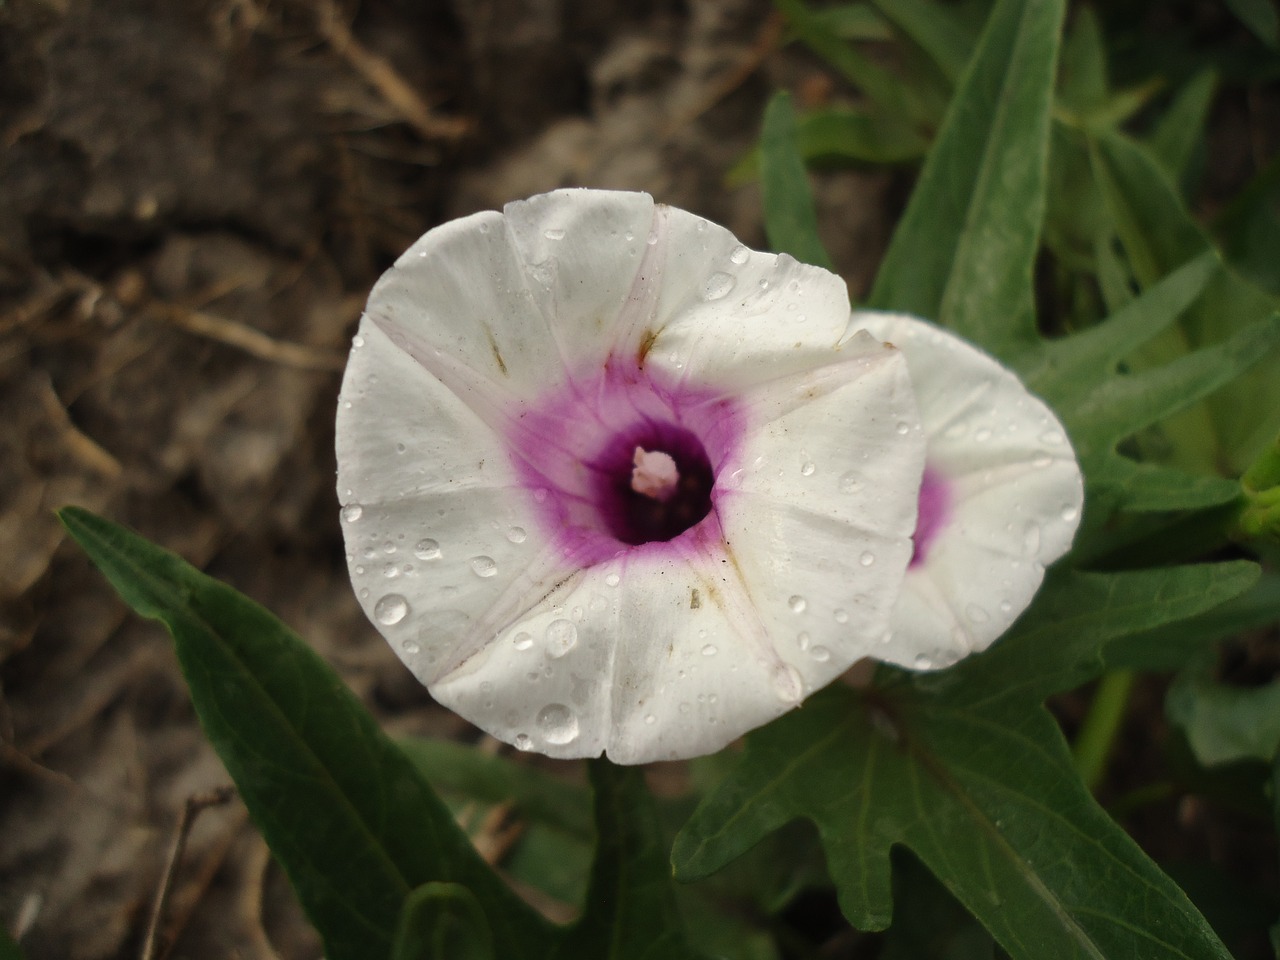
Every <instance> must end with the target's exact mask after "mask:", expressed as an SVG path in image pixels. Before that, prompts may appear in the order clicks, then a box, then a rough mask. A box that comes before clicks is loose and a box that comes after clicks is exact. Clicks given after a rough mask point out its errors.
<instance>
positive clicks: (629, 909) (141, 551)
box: [59, 507, 696, 960]
mask: <svg viewBox="0 0 1280 960" xmlns="http://www.w3.org/2000/svg"><path fill="white" fill-rule="evenodd" d="M59 516H60V517H61V519H62V522H63V524H64V525H65V526H66V528H67V531H68V532H69V533H70V534H71V535H72V537H74V538H75V540H76V542H77V543H79V544H80V546H81V547H82V548H83V549H84V550H85V552H86V553H88V554H89V557H90V559H92V560H93V562H94V563H95V565H97V567H98V568H99V569H100V570H101V571H102V572H103V574H104V575H105V576H106V577H107V579H108V580H109V581H110V582H111V584H112V586H113V587H115V589H116V590H117V592H119V594H120V596H121V597H122V598H123V599H124V601H125V602H126V603H128V604H129V605H130V606H131V607H133V608H134V610H135V611H137V612H138V613H139V614H141V615H142V616H145V617H149V618H152V619H156V620H160V621H162V622H163V623H164V624H165V626H166V627H168V629H169V632H170V633H171V634H172V635H173V638H174V642H175V645H176V649H177V652H178V660H179V662H180V664H181V665H182V669H183V674H184V675H185V677H186V679H187V684H188V686H189V687H190V690H191V698H192V701H193V702H194V704H195V707H196V712H197V714H198V715H199V717H200V723H201V726H202V727H203V728H204V731H205V734H206V736H208V737H209V740H210V742H212V743H213V745H214V748H215V749H216V750H217V751H218V755H219V756H220V757H221V758H222V761H223V763H224V764H225V765H226V767H227V771H228V772H229V773H230V774H231V777H232V779H233V780H234V781H235V783H236V786H237V788H238V789H239V792H240V796H241V797H242V798H243V800H244V802H245V805H246V806H247V807H248V808H249V812H250V814H251V815H252V816H253V819H254V821H255V823H257V825H258V827H259V829H260V830H261V831H262V834H263V836H264V837H265V838H266V840H267V843H268V845H269V846H270V847H271V850H272V852H273V853H274V855H275V857H276V859H277V860H278V861H279V862H280V864H281V866H283V867H284V869H285V872H286V873H287V874H288V875H289V879H290V882H291V883H292V884H293V888H294V890H295V891H296V892H297V894H298V898H299V900H300V901H301V902H302V905H303V908H304V909H305V910H306V911H307V914H308V916H309V917H310V918H311V921H312V923H314V924H315V926H316V929H317V930H318V931H319V932H320V935H321V937H322V938H323V939H324V943H325V954H326V956H328V957H330V958H333V960H343V958H359V960H369V958H375V957H393V958H394V960H409V958H414V960H417V958H436V957H445V956H449V957H467V958H474V960H483V958H486V957H493V956H500V957H504V958H505V957H513V958H518V957H530V958H545V957H565V958H570V957H580V956H601V957H610V958H616V960H629V958H642V957H655V958H656V957H660V956H661V957H694V956H696V954H695V953H694V951H692V950H691V949H690V948H689V947H688V946H687V945H686V943H685V941H684V939H683V937H682V935H681V934H680V933H679V923H678V917H677V915H676V912H675V907H674V902H675V901H674V896H673V894H672V891H671V886H670V873H669V869H668V867H667V862H666V848H665V844H664V843H662V842H661V833H660V829H659V824H658V820H657V815H656V813H655V812H654V809H653V802H652V798H650V797H649V795H648V793H647V791H646V790H645V789H644V783H643V780H642V779H641V778H640V776H639V773H638V772H637V771H622V770H618V769H616V768H614V767H612V765H610V764H608V763H607V762H603V761H602V762H600V763H598V764H595V765H593V769H592V784H593V787H594V788H595V789H594V793H595V804H594V807H595V827H596V836H597V853H596V858H595V864H594V867H593V868H592V880H591V887H590V892H591V896H590V897H589V899H588V904H587V907H586V909H585V911H584V914H583V917H582V919H581V921H580V922H579V923H577V924H575V925H574V926H571V927H567V928H557V927H554V926H552V925H551V924H549V923H547V922H546V921H545V920H544V919H543V918H542V917H541V916H540V915H538V914H537V913H536V912H535V911H534V910H533V909H532V908H530V907H529V906H528V905H526V904H525V903H524V901H523V900H521V899H520V898H519V897H518V896H516V895H515V893H513V892H512V891H511V890H510V889H509V888H508V887H507V886H506V884H505V883H504V882H503V881H502V880H501V879H500V878H499V877H498V876H497V874H495V873H494V871H493V870H492V869H491V868H490V867H489V866H488V865H487V864H485V863H484V861H482V860H481V859H480V857H479V855H478V854H477V853H476V852H475V850H474V848H473V847H472V845H471V843H470V841H469V840H468V838H467V836H466V834H465V833H463V832H462V830H461V829H460V828H459V827H458V826H457V825H456V824H455V822H454V820H453V816H452V815H451V813H450V812H449V810H448V808H447V807H445V805H444V804H443V803H442V802H441V801H440V799H439V798H438V797H437V796H436V794H435V793H434V792H433V791H432V789H431V787H430V786H428V784H427V781H426V780H425V779H424V778H423V777H422V775H421V774H420V773H419V771H418V769H417V767H416V766H415V765H414V763H413V762H412V761H411V760H410V759H409V758H408V757H407V756H406V755H405V754H404V753H403V752H402V751H401V750H400V749H399V748H398V747H397V746H396V745H395V744H394V743H392V742H391V741H390V740H389V739H388V738H387V737H386V736H385V735H384V734H383V733H382V732H381V731H379V730H378V728H377V726H376V725H375V723H374V721H373V718H372V717H371V716H370V715H369V714H368V713H367V712H366V711H365V710H364V708H363V707H361V706H360V704H359V703H358V702H357V701H356V699H355V698H354V697H353V696H352V695H351V694H350V693H349V692H348V691H347V690H346V688H345V687H343V686H342V683H341V681H340V680H339V679H338V677H337V675H336V674H335V673H334V672H333V671H332V669H331V668H330V667H328V666H327V665H326V664H325V663H324V662H323V661H322V660H321V659H320V658H319V657H317V656H316V655H315V654H314V653H313V652H312V651H311V650H310V649H309V648H308V647H307V646H306V644H304V643H303V642H302V641H301V640H299V639H298V638H297V637H296V636H295V635H294V634H292V633H291V632H290V631H289V630H288V628H286V627H285V626H284V625H283V624H281V623H280V621H279V620H277V619H276V618H275V617H273V616H271V614H269V613H268V612H267V611H265V610H263V609H262V608H261V607H259V606H257V605H256V604H254V603H253V602H252V601H250V600H248V599H247V598H245V597H243V596H241V595H240V594H238V593H236V592H235V591H234V590H232V589H231V588H230V587H228V586H226V585H225V584H222V583H219V582H218V581H216V580H213V579H211V578H209V577H207V576H205V575H204V574H202V573H200V572H199V571H198V570H196V569H194V568H193V567H191V566H190V565H188V564H187V563H185V562H184V561H182V560H181V559H179V558H178V557H176V556H174V555H173V554H171V553H168V552H167V551H164V550H162V549H160V548H159V547H157V546H155V545H153V544H151V543H148V542H147V541H146V540H143V539H142V538H141V537H139V536H138V535H136V534H134V533H132V532H130V531H128V530H126V529H125V528H123V527H120V526H118V525H116V524H113V523H111V522H109V521H107V520H104V519H102V518H100V517H97V516H95V515H93V514H92V513H89V512H88V511H86V510H82V509H79V508H75V507H68V508H66V509H64V510H62V511H61V513H60V514H59ZM441 756H442V754H441V753H440V752H439V751H436V752H434V753H433V752H432V751H431V749H430V748H427V749H426V750H422V749H420V750H419V751H418V760H419V762H422V763H432V762H433V760H434V761H438V760H439V759H440V758H441ZM454 759H455V760H456V755H455V756H454ZM455 766H458V765H456V764H455ZM499 776H505V777H506V782H507V783H508V784H510V783H513V782H517V778H515V777H513V776H511V775H510V773H509V772H501V773H495V771H494V770H493V769H492V768H484V767H482V766H476V765H473V766H471V767H469V768H464V769H463V771H462V772H461V773H459V772H457V770H455V772H454V778H455V782H456V781H457V780H459V779H463V780H464V782H465V783H467V784H469V785H471V786H473V787H474V786H475V785H477V784H479V785H481V787H482V789H491V788H492V786H493V784H494V782H495V777H499ZM518 782H519V783H520V784H521V785H522V789H523V795H524V797H525V799H526V800H527V801H528V802H530V804H531V805H532V806H535V807H536V806H537V805H538V804H542V807H543V812H544V813H549V810H550V807H551V806H552V805H553V804H556V803H565V804H566V805H567V809H566V810H565V811H564V812H565V813H566V814H569V815H571V814H572V813H573V811H574V809H580V804H579V803H578V801H576V800H574V799H571V798H570V793H569V792H568V791H567V790H565V789H556V788H555V787H551V786H550V785H549V784H548V783H547V782H546V781H545V780H543V779H540V778H538V777H536V776H532V775H530V776H527V777H522V778H520V779H519V781H518Z"/></svg>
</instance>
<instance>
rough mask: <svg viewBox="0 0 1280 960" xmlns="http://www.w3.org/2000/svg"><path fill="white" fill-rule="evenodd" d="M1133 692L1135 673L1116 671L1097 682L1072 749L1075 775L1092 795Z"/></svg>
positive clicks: (1104, 771) (1102, 773) (1104, 768)
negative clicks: (1091, 701)
mask: <svg viewBox="0 0 1280 960" xmlns="http://www.w3.org/2000/svg"><path fill="white" fill-rule="evenodd" d="M1132 689H1133V671H1132V670H1113V671H1112V672H1111V673H1108V674H1105V675H1104V676H1103V678H1102V680H1101V681H1100V682H1099V683H1098V689H1097V692H1095V693H1094V695H1093V703H1092V704H1090V706H1089V713H1088V714H1087V715H1086V716H1085V718H1084V724H1083V725H1082V726H1081V727H1080V733H1079V734H1078V735H1077V736H1076V742H1075V745H1074V747H1073V748H1072V755H1073V756H1074V758H1075V764H1076V772H1077V773H1079V774H1080V779H1081V780H1083V781H1084V784H1085V786H1086V787H1088V788H1089V791H1090V792H1091V793H1092V792H1093V791H1095V790H1096V789H1097V788H1098V785H1099V784H1100V783H1101V782H1102V777H1103V775H1104V774H1105V773H1106V770H1107V759H1108V758H1109V757H1110V756H1111V750H1112V748H1113V747H1114V746H1115V741H1116V735H1117V734H1118V733H1119V732H1120V725H1121V723H1123V722H1124V714H1125V710H1126V709H1127V708H1128V706H1129V693H1130V691H1131V690H1132Z"/></svg>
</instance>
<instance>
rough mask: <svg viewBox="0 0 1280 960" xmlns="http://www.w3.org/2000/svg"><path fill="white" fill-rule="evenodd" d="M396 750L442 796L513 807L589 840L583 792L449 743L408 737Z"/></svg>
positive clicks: (587, 805) (587, 806)
mask: <svg viewBox="0 0 1280 960" xmlns="http://www.w3.org/2000/svg"><path fill="white" fill-rule="evenodd" d="M399 746H400V749H401V750H403V751H404V752H405V754H406V755H407V756H408V757H409V759H410V760H411V761H413V764H414V766H416V767H417V768H418V770H419V772H420V773H421V774H422V776H424V777H426V779H427V781H428V782H429V783H430V784H431V786H432V787H434V788H435V789H436V790H437V791H439V792H440V793H456V794H461V795H462V796H465V797H467V798H469V799H472V800H482V801H485V802H487V803H506V802H511V803H514V804H515V805H516V807H517V808H518V809H519V810H520V812H521V813H522V814H523V815H524V816H525V817H527V818H528V819H530V820H537V821H538V822H540V823H545V824H547V825H548V826H551V827H555V828H556V829H558V830H561V831H563V832H564V833H566V834H569V835H570V836H575V837H578V838H579V839H582V840H587V841H590V840H591V837H592V834H591V827H590V824H591V797H590V795H589V794H588V792H587V790H586V789H585V788H584V787H578V786H574V785H573V784H571V783H566V782H565V781H564V780H561V779H560V778H559V777H554V776H551V775H550V774H548V773H545V772H544V771H542V770H538V769H536V768H534V767H529V766H525V765H523V764H517V763H512V762H511V761H510V760H507V759H505V758H503V757H497V756H490V755H488V754H484V753H481V752H480V751H479V750H476V749H474V748H473V747H468V746H465V745H463V744H461V743H454V742H453V741H451V740H428V739H424V738H421V737H412V738H406V739H404V740H401V741H399Z"/></svg>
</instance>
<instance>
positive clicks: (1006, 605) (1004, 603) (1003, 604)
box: [1000, 600, 1013, 613]
mask: <svg viewBox="0 0 1280 960" xmlns="http://www.w3.org/2000/svg"><path fill="white" fill-rule="evenodd" d="M1012 609H1013V604H1012V603H1010V602H1009V601H1008V600H1001V601H1000V611H1001V612H1002V613H1008V612H1009V611H1010V610H1012Z"/></svg>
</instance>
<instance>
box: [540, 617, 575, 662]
mask: <svg viewBox="0 0 1280 960" xmlns="http://www.w3.org/2000/svg"><path fill="white" fill-rule="evenodd" d="M577 642H578V628H577V627H575V626H574V625H573V621H572V620H552V621H551V624H550V625H549V626H548V627H547V656H548V657H550V658H551V659H552V660H559V659H560V658H561V657H563V656H564V655H565V654H566V653H568V652H569V651H570V650H572V649H573V646H574V644H576V643H577Z"/></svg>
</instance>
